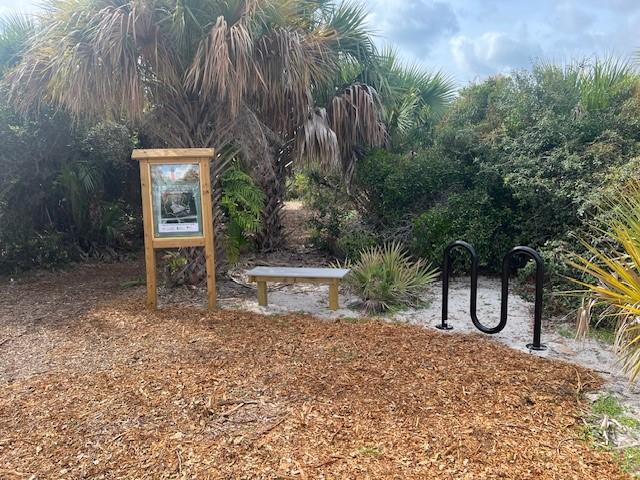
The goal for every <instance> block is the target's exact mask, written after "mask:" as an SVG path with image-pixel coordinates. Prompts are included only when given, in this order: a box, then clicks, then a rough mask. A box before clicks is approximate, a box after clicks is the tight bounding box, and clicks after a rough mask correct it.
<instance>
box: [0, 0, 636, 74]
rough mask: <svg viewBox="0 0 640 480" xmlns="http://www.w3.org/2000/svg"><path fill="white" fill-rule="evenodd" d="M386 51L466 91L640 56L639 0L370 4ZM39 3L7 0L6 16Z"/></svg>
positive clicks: (397, 0)
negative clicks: (493, 80)
mask: <svg viewBox="0 0 640 480" xmlns="http://www.w3.org/2000/svg"><path fill="white" fill-rule="evenodd" d="M363 1H365V2H366V5H367V7H368V9H369V11H370V15H369V26H370V27H371V29H373V30H374V31H375V32H376V41H377V43H378V44H379V45H380V46H383V45H387V44H390V45H395V46H396V47H397V49H398V51H399V52H400V55H401V56H402V57H403V58H404V59H405V60H406V61H407V62H410V63H418V64H421V65H423V66H424V67H425V68H426V69H428V70H431V71H437V70H441V71H442V72H444V73H445V74H448V75H449V76H451V77H452V78H453V79H454V80H455V81H456V82H457V83H458V85H459V86H463V85H465V84H467V83H469V82H473V81H478V80H482V79H484V78H486V77H488V76H489V75H493V74H497V73H507V72H509V71H511V70H513V69H521V68H527V67H530V66H531V64H532V62H534V61H536V60H545V61H557V62H567V61H570V60H572V59H578V60H582V59H585V58H591V57H593V56H594V55H601V56H606V55H616V56H619V57H628V56H630V55H632V54H633V53H634V52H636V51H638V50H640V0H363ZM35 5H36V1H35V0H0V15H2V14H3V13H6V12H7V11H10V10H16V9H17V10H22V11H33V10H35V9H36V7H35Z"/></svg>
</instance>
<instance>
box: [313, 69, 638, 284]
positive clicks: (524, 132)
mask: <svg viewBox="0 0 640 480" xmlns="http://www.w3.org/2000/svg"><path fill="white" fill-rule="evenodd" d="M638 156H640V87H639V80H638V76H637V74H636V73H635V72H634V71H632V70H631V69H630V68H629V67H628V66H626V65H623V64H620V63H617V62H615V61H594V62H592V63H591V64H588V62H587V63H586V64H585V63H582V64H580V65H570V66H557V65H538V66H536V67H535V68H534V69H533V70H532V71H528V72H527V71H525V72H519V73H516V74H513V75H512V76H508V77H496V78H491V79H488V80H486V81H484V82H482V83H479V84H476V85H471V86H469V87H467V88H465V89H463V90H462V91H461V92H460V94H459V96H458V97H457V99H456V100H455V101H454V102H453V104H452V105H451V107H450V108H449V110H448V111H447V113H446V114H445V115H444V118H443V119H442V120H441V121H440V122H439V123H438V124H437V125H436V126H435V127H434V129H433V133H432V138H431V139H430V141H422V142H420V143H419V144H416V145H415V146H414V147H413V148H411V147H408V148H404V149H402V151H397V152H391V153H390V152H384V151H375V152H371V153H370V154H368V155H367V156H366V157H365V158H364V160H363V161H361V162H360V163H359V165H358V169H357V172H356V175H355V176H354V180H353V184H352V185H351V187H350V192H349V194H348V195H346V192H343V193H342V195H346V197H348V198H349V199H350V203H349V204H348V205H347V204H346V203H345V202H335V201H329V200H328V199H327V198H324V199H323V200H320V199H316V201H315V203H316V204H322V205H323V209H324V217H323V218H325V219H327V218H331V216H332V214H333V213H334V212H335V210H339V211H340V212H342V213H341V214H340V216H341V218H345V217H349V216H350V217H351V218H356V219H357V221H358V222H360V223H361V224H362V225H364V228H360V230H361V233H359V236H360V237H365V235H366V234H365V233H362V230H364V231H365V232H367V231H368V232H371V234H372V235H374V236H375V237H376V238H377V239H378V240H379V241H381V240H386V239H397V240H401V241H403V242H404V243H405V245H407V246H409V247H410V248H411V251H412V253H413V254H415V255H418V256H421V257H424V258H426V259H427V260H428V261H431V262H433V263H434V264H440V262H441V256H442V251H443V248H444V246H445V245H446V244H447V243H448V242H449V241H451V240H454V239H465V240H467V241H470V242H472V243H473V244H474V245H475V246H476V248H477V250H478V253H479V255H480V261H481V266H482V267H483V268H484V269H485V270H489V271H497V270H498V269H499V268H500V264H501V259H502V256H503V255H504V254H505V253H506V252H507V251H508V250H509V249H510V248H511V247H513V246H515V245H517V244H525V245H530V246H532V247H534V248H537V249H540V250H542V252H543V254H544V255H545V257H546V258H547V259H548V260H549V263H548V267H550V270H552V273H554V272H553V270H555V271H556V272H558V273H567V272H566V267H565V266H564V252H565V251H566V250H567V247H568V246H570V247H573V246H575V245H576V241H575V238H574V235H575V234H576V232H579V231H580V230H581V229H583V228H584V225H585V222H586V220H587V219H588V218H590V217H591V216H592V215H593V214H594V212H595V211H596V206H597V205H598V203H599V202H600V201H601V199H602V196H603V192H605V191H606V190H607V188H608V187H609V186H610V185H616V184H618V183H619V182H620V181H621V180H622V179H624V178H628V177H630V176H635V175H637V174H638V172H639V171H640V170H639V169H638V164H639V163H640V162H639V161H638V159H637V157H638ZM312 180H313V179H312ZM312 183H313V182H312ZM313 188H315V185H314V186H313ZM331 195H332V196H333V197H335V196H336V195H337V194H336V192H335V191H331ZM334 205H337V207H336V208H335V209H334V207H333V206H334ZM345 212H350V213H349V214H348V215H346V214H345ZM324 226H326V224H324V225H323V227H324ZM341 226H346V229H343V230H340V228H341ZM321 230H322V229H319V231H321ZM351 232H353V228H351V224H346V225H345V224H341V223H340V222H337V223H335V224H334V225H333V229H332V232H331V235H332V237H334V238H336V239H339V238H341V237H342V236H343V235H351V234H352V233H351ZM552 280H553V281H554V282H555V283H557V282H558V279H557V277H555V278H553V279H552Z"/></svg>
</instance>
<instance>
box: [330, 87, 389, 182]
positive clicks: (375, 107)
mask: <svg viewBox="0 0 640 480" xmlns="http://www.w3.org/2000/svg"><path fill="white" fill-rule="evenodd" d="M328 114H329V121H330V125H331V128H332V129H333V131H334V132H335V133H336V136H337V139H338V146H339V149H340V155H341V158H342V162H343V165H342V167H343V172H344V174H345V176H346V178H347V179H348V180H350V179H351V177H352V175H353V172H354V170H355V162H356V161H357V159H358V154H357V148H358V147H362V146H371V147H380V146H383V145H384V144H385V143H386V131H385V128H384V125H383V124H382V122H381V120H380V104H379V100H378V94H377V92H376V91H375V90H374V89H373V88H372V87H370V86H368V85H362V84H356V85H351V86H350V87H347V88H346V89H345V90H344V91H343V92H342V94H341V95H337V96H335V97H334V98H333V99H332V100H331V104H330V105H329V110H328Z"/></svg>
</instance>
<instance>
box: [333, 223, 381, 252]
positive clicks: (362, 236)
mask: <svg viewBox="0 0 640 480" xmlns="http://www.w3.org/2000/svg"><path fill="white" fill-rule="evenodd" d="M377 244H378V238H377V237H376V235H374V234H373V233H372V232H370V231H369V230H367V229H366V228H365V227H364V226H363V225H354V228H352V229H347V230H346V231H344V233H342V235H341V236H340V237H339V238H338V240H337V242H336V246H335V247H336V254H337V255H339V256H340V257H342V258H346V259H348V260H358V259H359V258H360V255H361V254H362V252H363V251H365V250H367V249H368V248H370V247H373V246H375V245H377Z"/></svg>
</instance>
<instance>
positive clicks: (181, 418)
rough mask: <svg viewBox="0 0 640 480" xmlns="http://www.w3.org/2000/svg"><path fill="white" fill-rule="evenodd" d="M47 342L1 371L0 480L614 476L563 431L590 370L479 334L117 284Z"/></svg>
mask: <svg viewBox="0 0 640 480" xmlns="http://www.w3.org/2000/svg"><path fill="white" fill-rule="evenodd" d="M50 328H51V329H56V328H58V329H60V328H62V327H60V325H59V324H54V325H52V326H50ZM55 339H56V340H55V342H52V344H50V345H48V349H49V350H48V353H47V355H48V358H49V359H50V360H51V361H50V362H49V363H48V365H49V366H50V369H49V370H46V371H44V372H43V373H34V374H32V375H28V376H22V377H20V376H17V377H15V378H13V379H10V380H8V381H5V382H4V383H0V388H1V392H0V393H1V394H0V478H2V479H14V478H16V479H17V478H25V479H26V478H33V479H195V478H198V479H253V478H256V479H286V478H295V479H414V478H415V479H452V480H453V479H456V480H458V479H474V480H476V479H518V480H520V479H559V480H570V479H576V480H578V479H579V480H587V479H594V480H595V479H598V480H600V479H622V478H627V477H626V476H625V475H624V474H623V473H622V472H621V471H620V470H619V468H618V466H617V465H616V463H615V462H614V461H613V458H612V457H611V456H610V455H609V454H607V453H606V452H601V451H597V450H594V449H592V448H591V447H590V446H589V445H587V444H586V443H585V442H583V441H581V440H579V438H578V435H579V433H578V427H579V424H580V419H579V416H578V409H579V397H580V393H581V391H582V390H583V389H591V388H595V387H597V386H598V385H599V379H598V378H597V377H596V376H594V375H592V374H591V373H589V372H587V371H585V370H583V369H580V368H577V367H574V366H572V365H569V364H563V363H558V362H551V361H546V360H542V359H539V358H537V357H536V356H535V355H526V354H521V353H518V352H516V351H513V350H510V349H508V348H506V347H503V346H501V345H499V344H497V343H494V342H492V341H490V340H487V339H486V337H480V336H465V335H462V334H455V333H453V334H442V333H440V332H435V331H429V330H425V329H421V328H418V327H411V326H403V325H391V324H385V323H379V322H374V321H365V322H350V321H346V320H342V321H322V320H316V319H313V318H310V317H306V316H301V315H288V316H276V317H264V316H260V315H255V314H249V313H239V312H230V311H225V312H218V313H216V314H206V313H203V312H201V311H198V310H195V309H182V308H170V309H167V310H163V311H161V312H158V313H149V312H146V311H145V310H144V309H143V305H142V303H141V301H140V299H138V298H118V299H114V301H113V302H112V303H111V304H109V302H106V303H103V304H102V305H101V306H97V307H95V308H94V309H89V310H88V311H87V312H84V313H81V314H79V316H78V317H77V319H74V320H73V321H72V320H69V321H67V322H65V326H64V329H63V330H62V333H61V334H59V335H57V336H55ZM0 348H1V347H0ZM14 353H15V354H16V355H17V357H16V361H20V357H19V355H20V352H19V351H17V352H14ZM54 360H55V361H54Z"/></svg>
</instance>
